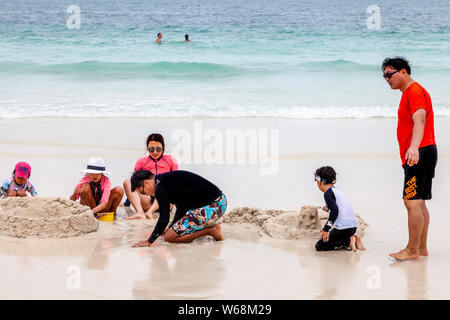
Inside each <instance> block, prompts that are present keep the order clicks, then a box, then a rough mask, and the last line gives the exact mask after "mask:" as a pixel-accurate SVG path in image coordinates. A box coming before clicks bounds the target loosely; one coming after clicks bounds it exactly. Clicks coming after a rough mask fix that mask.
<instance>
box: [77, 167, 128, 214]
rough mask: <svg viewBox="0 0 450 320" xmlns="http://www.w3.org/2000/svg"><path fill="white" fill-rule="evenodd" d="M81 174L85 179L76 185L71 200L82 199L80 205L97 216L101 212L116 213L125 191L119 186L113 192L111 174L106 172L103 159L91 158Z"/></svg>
mask: <svg viewBox="0 0 450 320" xmlns="http://www.w3.org/2000/svg"><path fill="white" fill-rule="evenodd" d="M81 173H82V174H84V177H83V178H82V179H81V180H80V181H79V182H78V184H77V185H76V187H75V190H74V191H73V194H72V195H71V196H70V200H72V201H75V200H77V199H78V198H80V203H81V204H84V205H85V206H88V207H90V208H91V209H92V212H93V213H94V215H95V216H97V214H98V213H100V212H114V213H116V210H117V207H118V206H119V204H120V201H122V197H123V193H124V191H123V189H122V188H121V187H118V186H117V187H115V188H114V189H112V190H111V180H110V179H109V178H110V176H111V173H109V172H108V171H106V168H105V162H104V161H103V159H101V158H90V159H89V161H88V164H87V168H86V169H85V170H81Z"/></svg>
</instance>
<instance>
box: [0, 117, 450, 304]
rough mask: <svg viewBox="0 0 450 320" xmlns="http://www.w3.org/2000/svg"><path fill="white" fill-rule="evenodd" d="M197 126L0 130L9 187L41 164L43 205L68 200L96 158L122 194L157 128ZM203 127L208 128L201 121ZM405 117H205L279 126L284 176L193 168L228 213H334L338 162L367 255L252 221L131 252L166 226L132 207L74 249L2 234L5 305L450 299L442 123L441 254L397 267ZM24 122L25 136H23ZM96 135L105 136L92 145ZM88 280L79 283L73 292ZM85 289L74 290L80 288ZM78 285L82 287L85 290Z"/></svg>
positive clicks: (30, 124) (85, 123) (434, 240)
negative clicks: (326, 179) (330, 189)
mask: <svg viewBox="0 0 450 320" xmlns="http://www.w3.org/2000/svg"><path fill="white" fill-rule="evenodd" d="M192 121H193V120H192V119H170V120H142V119H104V120H93V119H77V120H75V119H39V120H36V119H32V120H4V119H2V120H0V125H1V126H2V128H4V130H6V131H5V132H8V133H10V134H9V135H8V137H7V138H6V137H4V138H0V150H1V153H0V173H1V175H2V176H1V177H0V178H1V179H2V180H4V179H6V178H8V177H9V176H10V174H11V171H12V168H13V165H14V164H15V162H17V161H21V160H26V161H28V162H30V164H31V165H32V176H31V179H30V180H31V182H32V183H33V184H34V185H35V186H36V188H37V191H38V193H39V194H40V195H41V196H61V197H66V198H68V197H69V195H70V193H71V192H72V189H73V187H74V186H75V184H76V182H77V181H78V179H79V170H81V169H83V168H84V166H85V164H86V161H87V159H88V158H89V157H91V156H100V157H103V158H104V159H105V161H106V164H107V167H108V170H109V171H112V173H113V178H112V182H113V184H114V185H117V184H121V182H122V180H123V179H125V177H126V176H128V175H129V174H130V173H131V171H132V169H133V166H134V162H135V160H136V159H137V158H138V157H140V156H142V155H143V154H144V151H145V146H144V142H145V138H146V136H147V135H148V134H149V133H151V132H161V133H163V134H164V136H165V137H166V144H167V146H168V153H170V151H171V145H172V146H173V145H174V144H175V143H174V141H171V139H170V137H171V134H172V133H173V132H174V131H175V130H177V129H187V130H190V131H191V132H193V125H192ZM197 121H201V120H200V119H199V120H197ZM395 121H396V120H395V119H368V120H359V119H348V120H288V119H204V120H203V121H202V124H203V127H204V128H205V129H208V128H218V129H220V130H226V129H228V128H232V129H234V128H254V129H267V130H270V129H277V128H279V130H280V131H279V136H280V158H279V159H280V161H279V170H278V172H277V173H276V174H274V175H261V171H260V169H261V166H258V165H252V164H248V162H247V163H246V164H232V165H229V164H228V165H227V164H225V165H220V164H209V165H205V164H203V165H202V164H181V165H180V168H182V169H186V170H190V171H194V172H197V173H199V174H201V175H203V176H205V177H206V178H208V179H210V180H211V181H213V182H214V183H216V184H217V185H218V186H219V187H220V188H221V189H222V190H223V191H224V192H225V193H226V195H227V197H228V200H229V201H228V208H229V209H232V208H234V207H237V206H249V207H258V208H262V209H282V210H294V209H297V210H298V209H299V208H300V207H301V206H302V205H308V204H311V205H323V194H322V193H321V192H320V191H319V190H318V189H317V187H316V186H315V183H314V182H313V172H314V169H316V168H317V167H319V166H322V165H332V166H333V167H335V169H336V171H337V172H338V183H337V186H338V187H339V188H340V189H341V190H343V191H344V193H345V194H346V195H347V197H348V198H349V199H350V201H351V202H352V205H353V207H354V209H355V211H356V212H357V213H358V214H359V215H360V216H361V217H362V218H363V219H364V220H365V221H367V223H368V224H369V227H368V228H367V229H366V232H365V235H364V237H363V242H364V244H365V246H366V249H367V250H366V251H364V252H356V253H353V252H347V251H339V252H328V253H323V252H320V253H319V252H315V251H314V247H313V246H314V241H311V240H310V241H298V240H279V239H273V238H271V237H269V236H267V235H264V234H261V233H260V232H259V231H258V229H257V228H255V226H254V225H251V224H223V233H224V236H225V238H226V240H225V241H223V242H215V241H214V240H213V239H212V238H203V239H200V240H197V241H195V242H194V243H191V244H181V245H176V244H167V243H162V242H161V243H160V245H159V246H157V247H154V248H139V249H132V248H131V244H132V243H133V242H134V241H136V240H139V239H143V238H144V237H145V236H146V235H147V234H148V232H150V231H151V230H152V228H151V226H152V224H153V223H154V222H150V221H125V220H122V219H121V218H123V217H124V216H126V212H125V211H124V209H123V208H120V211H119V213H118V219H117V220H116V221H115V222H113V223H101V225H100V228H99V231H97V232H94V233H90V234H87V235H83V236H79V237H74V238H68V239H16V238H8V237H1V238H0V266H1V267H0V268H1V271H2V272H1V276H0V277H1V283H2V288H1V289H0V298H1V299H352V298H353V299H448V298H450V296H449V293H448V289H447V287H448V286H449V285H450V280H448V279H446V278H445V277H443V276H442V275H443V274H445V272H446V270H447V269H448V267H449V266H450V257H449V255H448V252H449V249H450V248H449V247H450V244H449V243H448V241H446V240H445V239H443V235H445V234H446V230H445V229H444V228H445V226H446V221H447V212H446V211H447V210H446V207H447V206H446V201H445V200H446V199H447V194H448V190H447V189H446V188H445V186H446V185H448V183H450V170H448V168H449V165H450V141H445V139H446V137H448V136H450V129H449V128H450V126H449V124H450V120H449V119H447V118H436V124H435V126H436V136H437V142H438V150H439V161H438V167H437V170H436V178H435V180H434V186H433V200H431V201H430V202H429V208H430V212H431V225H430V239H429V251H430V255H429V257H427V258H425V257H421V258H420V259H418V260H417V261H408V262H395V261H393V260H391V259H390V258H389V257H388V253H389V252H393V251H397V250H399V249H401V248H403V247H404V245H405V244H406V241H407V219H406V211H405V209H404V208H403V205H402V200H401V187H402V178H403V173H402V169H401V166H400V160H399V156H398V154H397V150H398V148H397V144H396V140H395V125H396V122H395ZM19 125H20V126H19ZM89 137H95V138H92V139H91V140H89ZM78 271H79V280H80V282H79V283H80V287H79V288H78V287H77V286H76V285H74V283H75V284H76V283H78V282H77V281H75V280H76V279H75V278H74V276H77V274H78ZM74 279H75V280H74ZM74 281H75V282H74Z"/></svg>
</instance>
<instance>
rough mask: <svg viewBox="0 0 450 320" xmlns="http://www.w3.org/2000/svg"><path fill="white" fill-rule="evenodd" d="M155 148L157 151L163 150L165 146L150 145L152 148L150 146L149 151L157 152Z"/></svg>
mask: <svg viewBox="0 0 450 320" xmlns="http://www.w3.org/2000/svg"><path fill="white" fill-rule="evenodd" d="M155 150H156V152H162V151H163V148H161V147H156V148H155V147H150V148H148V151H149V152H155Z"/></svg>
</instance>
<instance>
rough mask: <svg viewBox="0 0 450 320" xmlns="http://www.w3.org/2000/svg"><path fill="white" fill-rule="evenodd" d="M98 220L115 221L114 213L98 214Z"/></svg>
mask: <svg viewBox="0 0 450 320" xmlns="http://www.w3.org/2000/svg"><path fill="white" fill-rule="evenodd" d="M97 219H98V220H100V221H114V212H100V213H97Z"/></svg>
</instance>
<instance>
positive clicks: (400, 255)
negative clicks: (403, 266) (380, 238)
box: [389, 249, 420, 261]
mask: <svg viewBox="0 0 450 320" xmlns="http://www.w3.org/2000/svg"><path fill="white" fill-rule="evenodd" d="M389 256H390V257H392V258H395V259H397V260H400V261H404V260H413V259H417V258H419V257H420V255H419V254H418V253H417V252H412V251H411V250H409V249H403V250H400V251H399V252H396V253H389Z"/></svg>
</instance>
